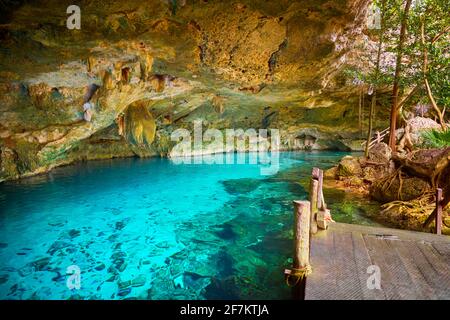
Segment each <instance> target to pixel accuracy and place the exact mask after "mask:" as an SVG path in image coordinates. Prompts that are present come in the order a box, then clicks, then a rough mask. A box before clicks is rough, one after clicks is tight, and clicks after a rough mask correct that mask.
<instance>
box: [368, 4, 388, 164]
mask: <svg viewBox="0 0 450 320" xmlns="http://www.w3.org/2000/svg"><path fill="white" fill-rule="evenodd" d="M384 4H385V1H383V3H382V9H381V17H380V18H381V21H380V23H381V25H380V27H381V29H380V39H379V41H378V51H377V62H376V67H375V81H376V82H378V77H379V74H380V61H381V50H382V49H383V40H384V13H385V8H384ZM377 84H378V83H375V86H374V89H373V93H372V101H371V103H370V110H369V129H368V130H367V143H366V150H365V152H364V154H365V156H366V158H367V157H368V156H369V146H370V140H371V139H372V127H373V118H374V114H375V106H376V104H377V87H376V85H377Z"/></svg>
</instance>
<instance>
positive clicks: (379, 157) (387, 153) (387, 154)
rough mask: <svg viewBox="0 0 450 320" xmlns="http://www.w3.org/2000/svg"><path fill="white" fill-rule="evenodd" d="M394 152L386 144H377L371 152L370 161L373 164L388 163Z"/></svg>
mask: <svg viewBox="0 0 450 320" xmlns="http://www.w3.org/2000/svg"><path fill="white" fill-rule="evenodd" d="M391 155H392V150H391V148H390V147H389V146H388V145H387V144H386V143H384V142H380V143H376V144H375V145H374V146H373V147H372V148H370V150H369V154H368V159H369V160H370V161H373V162H379V163H387V162H389V160H390V159H391Z"/></svg>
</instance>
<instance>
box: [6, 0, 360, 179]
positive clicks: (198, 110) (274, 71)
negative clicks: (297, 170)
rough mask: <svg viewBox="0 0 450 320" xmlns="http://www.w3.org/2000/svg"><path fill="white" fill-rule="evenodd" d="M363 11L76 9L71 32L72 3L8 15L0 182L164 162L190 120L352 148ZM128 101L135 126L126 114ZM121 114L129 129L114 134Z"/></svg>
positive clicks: (291, 6) (339, 3)
mask: <svg viewBox="0 0 450 320" xmlns="http://www.w3.org/2000/svg"><path fill="white" fill-rule="evenodd" d="M368 2H369V1H368V0H336V1H326V0H314V1H313V0H299V1H287V0H280V1H250V0H248V1H203V0H198V1H197V0H192V1H190V0H187V1H157V0H149V1H137V0H131V1H126V2H119V1H102V2H101V5H100V2H99V1H88V0H84V1H79V2H78V5H79V6H80V8H81V29H80V30H69V29H67V28H66V18H67V16H68V15H67V14H66V9H67V7H68V6H69V5H70V4H72V3H71V1H66V0H63V1H57V0H47V1H44V0H41V1H35V2H28V1H17V2H14V4H11V5H9V6H8V5H6V7H5V8H6V9H7V11H5V12H4V13H2V15H0V19H2V21H1V22H2V26H1V28H0V41H1V47H2V50H0V151H1V157H0V159H1V171H0V181H3V180H6V179H13V178H18V177H22V176H27V175H30V174H35V173H39V172H45V171H47V170H50V169H51V168H53V167H55V166H57V165H61V164H67V163H71V162H73V161H77V160H83V159H97V158H112V157H122V156H154V155H167V154H168V153H170V149H171V148H172V147H173V142H171V141H170V134H171V133H172V132H173V131H174V130H176V129H178V128H186V129H191V128H192V121H194V120H202V121H203V124H204V126H205V130H206V129H207V128H217V129H219V130H224V129H227V128H235V129H238V128H242V129H244V130H245V129H247V128H255V129H259V128H275V129H279V130H280V133H281V137H282V145H283V148H284V149H296V148H312V149H327V148H328V149H330V148H331V149H342V150H351V149H358V145H359V144H358V143H355V141H356V140H357V139H358V138H359V133H358V130H357V128H356V125H355V121H356V119H357V110H358V106H357V103H358V96H357V95H356V94H355V88H354V87H352V86H351V85H349V83H350V80H349V79H346V78H345V76H344V74H343V70H344V68H345V66H346V65H347V64H351V63H357V54H356V52H357V46H358V44H360V43H361V42H362V41H364V39H366V38H365V35H364V30H365V19H366V11H367V5H368ZM94 87H95V88H97V87H98V89H97V90H92V88H94ZM87 101H89V102H90V103H91V105H92V106H93V116H92V121H91V122H86V121H84V120H83V118H82V117H83V108H82V106H83V104H84V103H86V102H87ZM136 103H140V104H141V105H142V106H144V107H145V108H146V111H145V112H144V113H145V114H146V116H145V117H140V120H136V119H137V118H139V117H137V116H136V112H134V113H133V116H131V115H130V112H131V111H130V110H131V109H128V108H130V106H133V105H134V104H136ZM131 108H134V107H131ZM127 110H128V111H127ZM127 113H128V114H129V117H128V119H131V118H133V119H134V120H132V121H130V122H129V124H130V125H131V127H132V128H133V129H132V130H131V131H129V132H128V133H127V134H123V132H122V134H121V130H122V129H123V128H121V125H120V121H118V119H119V120H120V117H121V115H123V114H125V115H126V114H127ZM131 127H129V128H131ZM127 137H128V139H127ZM136 141H137V142H145V143H142V144H141V143H138V144H141V146H139V147H137V146H136V143H135V142H136ZM142 145H145V146H144V147H142Z"/></svg>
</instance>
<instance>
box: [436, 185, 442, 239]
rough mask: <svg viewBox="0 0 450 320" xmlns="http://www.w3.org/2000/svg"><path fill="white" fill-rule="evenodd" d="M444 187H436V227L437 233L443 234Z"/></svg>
mask: <svg viewBox="0 0 450 320" xmlns="http://www.w3.org/2000/svg"><path fill="white" fill-rule="evenodd" d="M442 200H443V197H442V189H441V188H437V189H436V220H435V229H436V234H442Z"/></svg>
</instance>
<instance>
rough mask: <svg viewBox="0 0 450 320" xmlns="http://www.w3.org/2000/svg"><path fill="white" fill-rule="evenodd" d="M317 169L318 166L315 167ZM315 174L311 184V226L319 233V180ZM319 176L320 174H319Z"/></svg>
mask: <svg viewBox="0 0 450 320" xmlns="http://www.w3.org/2000/svg"><path fill="white" fill-rule="evenodd" d="M314 169H317V168H314ZM314 169H313V176H312V177H311V183H310V185H309V201H310V208H311V226H310V230H311V233H312V234H315V233H317V211H319V210H318V203H317V201H318V196H319V181H318V180H317V179H316V178H315V177H314ZM317 177H318V174H317Z"/></svg>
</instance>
